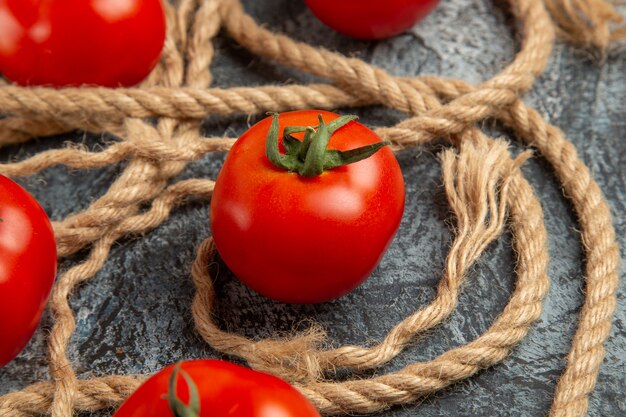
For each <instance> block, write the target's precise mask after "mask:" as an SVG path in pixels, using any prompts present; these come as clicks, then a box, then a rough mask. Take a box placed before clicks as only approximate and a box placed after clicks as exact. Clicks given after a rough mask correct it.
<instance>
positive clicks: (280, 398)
mask: <svg viewBox="0 0 626 417" xmlns="http://www.w3.org/2000/svg"><path fill="white" fill-rule="evenodd" d="M174 386H175V387H176V388H174ZM174 393H175V395H174ZM173 403H178V410H180V409H181V408H182V409H183V410H180V411H178V413H176V412H174V411H173V410H176V409H177V405H176V404H173ZM194 407H195V410H194ZM198 408H199V410H198ZM148 416H149V417H227V416H228V417H278V416H280V417H320V415H319V413H318V412H317V410H316V409H315V408H314V407H313V406H312V405H311V403H309V402H308V400H307V399H306V398H304V397H303V396H302V394H300V393H299V392H298V391H297V390H296V389H295V388H293V387H292V386H291V385H289V384H288V383H286V382H285V381H283V380H281V379H279V378H277V377H275V376H273V375H269V374H266V373H263V372H257V371H253V370H252V369H248V368H244V367H243V366H239V365H235V364H233V363H229V362H224V361H219V360H213V359H203V360H192V361H186V362H181V363H179V364H176V365H170V366H168V367H167V368H165V369H163V370H162V371H160V372H158V373H157V374H155V375H153V376H152V377H151V378H150V379H148V380H147V381H146V382H144V383H143V384H142V385H141V386H140V387H139V388H138V389H137V390H136V391H135V392H134V393H133V394H132V395H131V396H130V397H128V399H127V400H126V401H125V402H124V403H123V404H122V406H121V407H120V408H119V409H118V410H117V412H116V413H115V414H114V415H113V417H148Z"/></svg>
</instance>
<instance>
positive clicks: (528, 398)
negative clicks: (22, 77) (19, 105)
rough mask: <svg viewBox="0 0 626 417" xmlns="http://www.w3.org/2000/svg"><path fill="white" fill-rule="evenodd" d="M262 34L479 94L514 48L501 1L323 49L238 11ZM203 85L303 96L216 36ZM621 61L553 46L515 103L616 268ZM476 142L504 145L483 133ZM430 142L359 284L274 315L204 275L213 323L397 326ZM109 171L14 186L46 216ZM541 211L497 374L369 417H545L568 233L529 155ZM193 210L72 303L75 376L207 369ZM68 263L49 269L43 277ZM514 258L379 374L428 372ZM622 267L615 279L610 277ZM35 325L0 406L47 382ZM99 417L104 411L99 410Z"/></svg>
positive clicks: (427, 275) (415, 256) (430, 228)
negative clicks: (562, 150) (532, 116)
mask: <svg viewBox="0 0 626 417" xmlns="http://www.w3.org/2000/svg"><path fill="white" fill-rule="evenodd" d="M245 3H246V7H247V9H248V10H249V11H250V12H251V13H252V14H253V15H254V16H255V17H256V18H257V19H258V20H259V21H260V22H262V23H263V24H265V25H266V26H268V27H270V28H272V29H274V30H277V31H280V32H283V33H286V34H288V35H290V36H293V37H294V38H296V39H299V40H303V41H307V42H309V43H312V44H314V45H321V46H324V47H326V48H329V49H332V50H338V51H340V52H342V53H344V54H348V55H353V56H357V57H359V58H362V59H364V60H366V61H368V62H371V63H373V64H374V65H377V66H380V67H383V68H385V69H387V70H389V71H390V72H391V73H393V74H396V75H400V76H411V75H418V74H437V75H442V76H447V77H458V78H462V79H465V80H467V81H470V82H479V81H481V80H484V79H486V78H489V77H491V76H492V75H494V74H496V73H497V72H499V71H500V70H501V69H502V68H503V67H504V66H505V65H506V64H507V63H508V62H510V61H511V59H512V58H513V56H514V54H515V52H516V50H517V48H518V47H519V42H518V38H517V37H516V35H515V34H514V32H513V29H514V28H515V21H514V19H513V17H512V16H511V15H510V13H509V10H508V7H507V6H506V3H505V2H502V1H496V2H492V1H488V0H450V1H444V2H442V4H441V5H440V7H439V8H438V9H437V10H436V11H435V12H434V14H433V15H431V16H430V17H429V18H428V19H427V20H425V21H424V22H423V23H422V24H420V25H417V26H416V27H415V28H414V29H413V30H411V31H409V32H407V33H405V34H403V35H400V36H397V37H395V38H394V39H390V40H386V41H381V42H377V43H376V42H360V41H353V40H349V39H346V38H344V37H342V36H341V35H338V34H336V33H334V32H332V31H330V30H329V29H327V28H326V27H324V26H323V25H322V24H321V23H319V22H318V21H317V20H316V19H315V18H314V17H313V15H312V14H311V13H310V12H309V11H308V10H307V9H306V7H305V6H304V3H303V2H302V1H301V0H297V1H292V0H265V1H253V0H248V1H245ZM212 70H213V73H214V75H215V85H216V86H222V87H228V86H238V85H261V84H269V83H290V82H307V81H311V80H312V78H311V77H309V76H307V75H304V74H302V73H300V72H297V71H294V70H290V69H287V68H284V67H281V66H279V65H276V64H274V63H272V62H268V61H266V60H264V59H261V58H258V57H256V56H253V55H250V54H249V53H248V52H247V51H245V50H244V49H242V48H241V47H240V46H238V45H236V44H234V42H233V41H232V40H230V39H229V38H228V37H226V36H223V35H222V36H220V37H219V39H218V40H217V54H216V60H215V62H214V64H213V66H212ZM625 74H626V53H624V50H623V48H622V49H621V50H619V49H617V50H614V51H613V52H612V53H611V54H610V55H609V56H608V58H607V59H606V60H605V61H604V62H603V63H600V62H599V61H598V60H597V59H595V58H594V57H593V55H592V54H591V53H589V52H586V51H584V50H582V49H576V48H573V47H571V46H569V45H566V44H562V43H559V44H558V45H557V46H556V48H555V50H554V54H553V57H552V59H551V61H550V64H549V66H548V69H547V71H546V73H545V74H544V75H543V76H541V77H540V79H539V80H538V81H537V83H536V84H535V86H534V88H533V89H532V91H530V92H529V93H528V94H527V95H526V96H525V100H526V102H527V103H529V104H531V105H532V106H534V107H535V108H536V109H538V110H539V111H540V112H541V113H542V114H543V115H544V116H546V117H547V118H548V120H550V121H551V122H552V123H554V124H556V125H557V126H559V127H561V128H562V129H563V130H564V131H565V132H566V133H567V134H568V136H569V138H570V139H571V140H572V141H573V142H574V143H575V145H576V146H577V148H578V150H579V152H580V155H581V156H582V158H583V160H584V161H585V162H586V163H587V165H588V166H589V167H590V169H591V172H592V175H593V176H594V178H595V179H596V180H597V181H598V182H599V184H600V187H601V188H602V190H603V191H604V193H605V195H606V196H607V198H608V200H609V203H610V205H611V208H612V210H613V215H614V224H615V227H616V231H617V235H618V236H619V240H620V245H621V252H620V253H621V258H622V260H624V258H625V256H624V247H625V246H626V245H625V243H626V242H625V239H624V232H625V231H626V222H625V218H624V213H625V205H626V191H625V189H626V187H625V182H626V168H625V167H626V144H625V142H624V135H625V133H626V126H625V123H626V122H625V119H626V104H625V100H624V98H625V93H626V82H625ZM342 111H350V112H356V113H357V114H359V115H360V116H361V122H363V123H365V124H368V125H370V126H382V125H385V126H387V125H392V124H394V123H396V122H397V121H399V120H400V119H401V117H402V115H401V114H399V113H397V112H395V111H392V110H388V109H384V108H379V107H373V108H367V109H342ZM256 120H258V119H257V118H251V119H250V120H247V118H246V117H245V116H242V117H238V118H232V119H230V120H226V121H224V120H217V119H214V118H210V119H209V120H207V123H206V131H207V134H216V135H221V134H224V133H226V134H228V135H229V136H236V135H238V134H240V133H242V132H243V131H244V130H245V129H246V127H247V125H248V124H250V123H253V122H255V121H256ZM485 126H486V127H487V128H488V129H490V130H491V131H492V132H495V133H499V134H502V135H504V136H508V137H510V135H508V134H507V132H506V131H501V130H498V127H497V126H492V124H491V123H485ZM107 139H108V138H106V137H99V136H92V135H83V134H80V133H77V134H73V135H68V136H63V137H58V138H46V139H40V140H36V141H33V142H31V143H29V144H26V145H23V146H19V147H9V148H6V149H2V150H0V158H1V160H2V161H7V160H9V159H10V160H19V159H22V158H25V157H27V156H29V155H32V154H34V153H35V152H37V151H41V150H43V149H47V148H50V147H61V146H62V145H63V143H64V141H67V140H72V141H74V142H80V143H85V144H86V145H87V146H88V147H90V148H92V149H95V148H97V147H98V146H99V145H101V144H102V143H103V142H104V141H106V140H107ZM440 150H441V147H440V146H431V147H427V148H421V149H410V150H406V151H403V152H402V153H400V154H398V159H399V161H400V164H401V166H402V169H403V172H404V175H405V180H406V186H407V197H406V211H405V213H404V218H403V221H402V225H401V227H400V231H399V232H398V235H397V237H396V239H395V240H394V242H393V244H392V246H391V247H390V249H389V251H388V252H387V254H386V255H385V258H384V259H383V261H382V263H381V264H380V266H379V267H378V268H377V269H376V271H375V272H374V274H373V275H372V277H371V278H370V279H369V280H368V281H366V282H365V283H364V284H363V285H362V286H361V287H359V288H358V289H356V290H355V291H354V292H352V293H351V294H349V295H347V296H345V297H343V298H341V299H339V300H336V301H333V302H329V303H325V304H320V305H313V306H289V305H283V304H278V303H275V302H272V301H270V300H267V299H265V298H262V297H260V296H258V295H257V294H254V293H252V292H251V291H250V290H248V289H247V288H245V287H244V286H243V285H242V284H240V283H239V282H238V281H237V280H236V279H234V277H233V276H232V275H230V274H229V273H227V272H226V271H225V268H221V274H220V275H219V277H218V280H217V288H218V292H219V297H220V307H219V315H220V317H221V318H222V323H223V324H224V325H225V326H228V327H229V328H230V329H231V330H233V331H237V332H239V333H241V334H243V335H246V336H250V337H266V336H269V335H271V334H272V333H274V332H276V331H287V330H290V329H291V328H292V327H293V326H296V325H298V324H299V323H301V322H302V321H303V320H306V319H313V320H316V321H318V322H319V323H321V324H322V325H323V326H324V328H326V329H327V330H328V333H329V335H330V336H331V337H332V339H333V340H334V342H335V343H336V344H337V345H339V344H345V343H359V344H369V343H373V342H374V341H377V340H379V339H380V338H381V337H383V336H384V335H385V333H386V332H387V331H388V330H389V329H390V328H391V327H392V326H393V325H394V324H395V323H396V322H398V321H399V320H401V319H402V318H403V317H405V316H406V315H407V314H409V313H410V312H411V311H413V310H414V309H416V308H419V307H421V306H424V305H425V304H426V303H428V302H429V301H430V300H431V299H432V297H433V296H434V289H435V287H436V284H437V282H438V280H439V277H440V274H441V271H442V267H443V263H444V259H445V256H446V254H447V251H448V247H449V245H450V243H451V239H452V235H451V231H450V228H449V226H448V225H449V224H450V222H453V220H454V219H453V218H452V217H451V214H450V212H449V208H448V206H447V202H446V199H445V194H444V193H443V189H442V185H441V179H440V168H439V164H438V162H437V154H438V153H439V152H440ZM223 158H224V155H223V154H219V155H211V156H210V157H207V158H205V159H203V160H201V161H198V162H194V163H192V164H190V166H189V168H188V169H187V170H186V171H185V172H184V174H183V175H181V178H188V177H209V178H215V177H216V174H217V172H218V171H219V169H220V166H221V164H222V161H223ZM123 166H124V164H121V165H119V166H115V167H109V168H105V169H98V170H92V171H80V172H73V171H70V170H68V169H66V168H63V167H58V168H53V169H49V170H47V171H45V172H43V173H42V174H40V175H37V176H34V177H30V178H26V179H23V180H21V181H20V182H21V183H22V184H23V185H25V186H26V187H27V188H28V189H29V190H30V191H31V192H33V193H34V194H35V196H36V197H37V198H38V199H39V200H40V201H41V203H42V204H43V205H44V207H45V208H46V210H47V211H48V213H49V214H50V215H51V217H52V218H53V219H61V218H63V217H64V216H66V215H68V214H69V213H71V212H74V211H76V210H79V209H83V208H85V207H87V205H88V204H89V202H90V201H92V200H93V199H95V198H97V197H98V196H100V195H102V194H103V193H104V192H105V190H106V189H107V187H108V186H109V185H110V184H111V182H112V181H113V180H114V179H115V178H116V176H117V175H118V174H119V172H120V170H121V169H122V168H123ZM523 172H524V174H525V175H526V176H527V177H528V178H529V180H530V181H531V183H532V185H533V187H534V189H535V192H536V193H537V194H538V196H539V198H540V200H541V203H542V204H543V207H544V210H545V216H546V218H545V220H546V226H547V229H548V233H549V249H550V257H551V261H550V270H549V272H550V279H551V288H550V292H549V294H548V297H547V299H546V301H545V305H544V312H543V314H542V316H541V318H540V320H539V321H538V322H537V323H536V324H535V325H533V327H532V329H531V331H530V333H529V335H528V337H527V338H526V339H524V341H523V342H521V343H520V344H519V346H518V347H517V348H516V349H515V350H514V351H513V353H512V355H511V356H509V357H508V358H507V359H506V360H505V361H504V362H502V363H501V364H499V365H496V366H494V367H493V368H490V369H487V370H485V371H482V372H480V373H479V374H478V375H476V376H475V377H473V378H470V379H468V380H466V381H463V382H461V383H458V384H456V385H454V386H452V387H450V388H449V389H446V390H444V391H442V392H439V393H437V394H435V395H432V396H430V397H428V398H426V399H424V400H423V401H422V402H421V403H420V404H418V405H412V406H405V407H396V408H393V409H392V410H390V411H387V412H384V413H381V414H379V415H380V416H392V415H393V416H416V415H420V416H457V415H462V416H469V415H481V416H482V415H484V416H493V415H498V416H509V415H511V416H538V415H545V414H546V413H547V410H548V408H549V405H550V402H551V397H552V396H553V392H554V388H555V384H556V381H557V379H558V377H559V375H560V374H561V372H562V370H563V368H564V366H565V361H564V358H565V356H566V354H567V352H568V349H569V345H570V339H571V337H572V335H573V332H574V330H575V328H576V323H577V317H578V311H579V308H580V305H581V302H582V292H583V289H584V276H583V270H582V268H583V264H582V259H583V253H582V250H581V244H580V240H579V232H578V224H577V221H576V217H575V215H574V213H573V211H572V207H571V205H570V203H569V202H568V200H567V199H566V198H565V197H564V196H563V193H562V191H561V189H560V187H559V184H558V181H557V180H556V178H555V177H554V175H553V173H552V171H551V170H550V167H549V165H548V164H547V163H546V162H545V161H544V160H543V159H542V158H541V157H535V158H533V159H532V160H530V161H528V162H527V163H526V164H525V166H524V167H523ZM208 223H209V222H208V205H205V204H198V203H195V204H194V203H192V204H188V205H186V206H184V207H182V208H180V209H178V210H176V211H175V213H174V214H173V215H172V217H171V218H170V219H169V220H167V221H166V222H165V223H164V224H163V225H162V226H160V227H159V228H157V229H156V230H154V231H152V232H150V233H148V234H147V235H146V236H145V237H143V238H142V239H133V240H123V241H120V242H118V243H117V244H116V245H115V246H114V248H113V250H112V253H111V256H110V259H109V260H108V262H107V263H106V265H105V267H104V268H103V269H102V271H101V272H100V273H98V274H97V276H96V277H95V278H94V279H93V280H92V281H91V282H89V283H87V284H85V285H83V286H82V287H80V288H79V289H78V291H77V292H76V295H75V297H74V298H73V299H72V302H71V304H72V307H73V308H74V311H75V312H76V317H77V321H78V330H77V331H76V334H75V335H74V337H73V338H72V343H71V349H70V356H71V359H72V361H73V363H74V366H75V368H76V370H77V372H78V374H79V377H81V378H87V377H91V376H97V375H105V374H111V373H152V372H155V371H157V370H158V369H160V368H161V367H163V366H164V365H166V364H169V363H171V362H174V361H177V360H180V359H182V358H199V357H206V356H216V353H215V352H214V351H213V350H212V349H210V348H209V347H208V346H207V345H205V344H204V343H203V342H202V341H201V339H200V338H199V336H197V335H196V334H195V332H194V329H193V323H192V318H191V312H190V304H191V299H192V296H193V288H192V285H191V281H190V278H189V270H190V265H191V263H192V261H193V258H194V251H195V248H196V246H197V245H198V244H199V243H200V242H201V241H202V240H203V239H204V238H205V237H206V236H207V235H208V234H209V233H210V231H209V227H208ZM81 259H83V258H82V257H81V256H77V257H76V258H74V259H70V260H64V261H63V262H61V265H60V269H61V271H63V270H66V269H67V268H69V267H70V266H71V265H74V264H75V263H76V262H78V261H80V260H81ZM513 260H514V256H513V253H512V250H511V248H510V236H508V235H505V236H504V237H503V238H501V239H499V241H498V242H497V243H495V244H492V245H491V246H490V247H489V248H488V250H487V252H486V253H485V255H484V256H483V257H482V259H481V260H480V261H479V262H478V263H477V265H476V266H475V267H474V268H473V270H472V271H471V273H470V276H469V277H468V280H467V284H466V285H465V286H464V287H463V291H462V293H461V296H460V302H459V307H458V309H457V310H456V312H455V313H454V314H453V315H452V317H451V318H450V319H449V320H448V321H447V322H446V323H444V324H443V325H440V326H439V327H437V328H436V329H434V330H432V331H430V332H429V333H428V334H427V335H424V336H422V337H420V338H419V339H418V340H416V342H415V343H414V345H413V346H411V347H410V348H409V349H407V351H406V352H404V353H403V354H401V355H400V356H399V357H398V358H397V359H396V360H395V361H394V362H393V363H392V364H391V365H389V366H388V368H387V369H385V370H381V371H380V372H383V371H388V370H393V369H399V368H400V367H402V366H404V365H406V364H409V363H411V362H413V361H416V360H428V359H432V358H434V357H435V356H436V355H438V354H440V353H442V352H444V351H446V350H447V349H449V348H451V347H455V346H458V345H460V344H463V343H466V342H468V341H471V340H473V339H474V338H476V337H477V336H478V335H480V334H481V333H483V332H484V331H485V330H486V329H487V327H488V326H489V324H490V323H491V322H492V321H493V319H494V318H495V317H496V315H497V314H498V313H499V312H500V311H501V310H502V308H503V306H504V305H505V304H506V302H507V300H508V297H509V295H510V293H511V291H512V287H513V281H514V273H513ZM623 265H624V262H622V270H621V273H620V275H621V276H622V277H623V276H624V269H623V268H624V266H623ZM625 293H626V287H625V285H624V284H623V283H622V284H621V286H620V291H619V293H618V307H617V312H616V316H615V321H614V326H613V330H612V334H611V338H610V339H609V341H608V343H607V345H606V348H607V354H606V359H605V361H604V364H603V366H602V371H601V374H600V377H599V379H598V385H597V388H596V390H595V391H594V393H593V395H592V396H591V403H590V412H589V414H590V415H594V416H618V415H625V414H626V372H624V370H625V367H624V360H625V358H626V337H625V336H626V323H625V321H626V300H625ZM49 326H50V320H49V317H48V316H46V317H45V318H44V320H43V322H42V326H40V329H39V330H38V331H37V333H36V335H35V337H34V339H33V341H32V342H31V343H30V344H29V346H28V347H27V348H26V350H25V351H24V352H23V353H22V354H21V355H20V356H19V357H18V358H17V359H15V360H14V361H13V362H12V363H10V364H9V365H8V366H6V367H5V368H4V369H2V370H0V394H3V393H6V392H9V391H11V390H16V389H20V388H23V387H24V386H26V385H28V384H30V383H32V382H35V381H37V380H41V379H45V378H47V377H48V372H47V368H46V359H45V358H46V351H45V342H46V333H47V331H48V329H49ZM103 415H104V414H103Z"/></svg>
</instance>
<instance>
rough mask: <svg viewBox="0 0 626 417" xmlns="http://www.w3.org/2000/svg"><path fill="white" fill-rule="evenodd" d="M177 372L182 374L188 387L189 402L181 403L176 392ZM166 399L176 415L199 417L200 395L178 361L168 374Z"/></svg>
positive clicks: (179, 416) (177, 416)
mask: <svg viewBox="0 0 626 417" xmlns="http://www.w3.org/2000/svg"><path fill="white" fill-rule="evenodd" d="M179 373H180V375H182V376H183V378H184V379H185V382H186V383H187V387H188V388H189V404H185V403H183V402H182V401H181V400H180V398H178V394H177V393H176V385H177V382H178V374H179ZM167 400H168V402H169V406H170V410H171V411H172V413H174V415H175V416H176V417H200V395H199V393H198V387H197V386H196V384H195V383H194V382H193V379H191V377H190V376H189V374H188V373H187V372H185V371H184V370H182V369H181V367H180V362H178V363H177V364H176V365H175V366H174V369H173V371H172V375H171V376H170V380H169V391H168V393H167Z"/></svg>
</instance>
